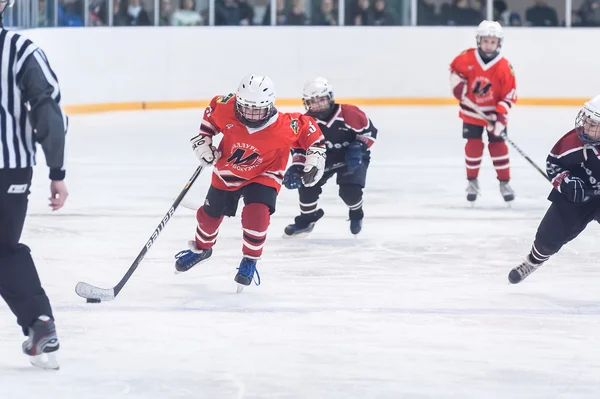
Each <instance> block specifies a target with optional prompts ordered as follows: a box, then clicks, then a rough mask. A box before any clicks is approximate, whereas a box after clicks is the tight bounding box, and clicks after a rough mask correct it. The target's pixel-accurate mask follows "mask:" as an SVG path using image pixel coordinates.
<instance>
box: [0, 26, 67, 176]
mask: <svg viewBox="0 0 600 399" xmlns="http://www.w3.org/2000/svg"><path fill="white" fill-rule="evenodd" d="M60 99H61V95H60V88H59V84H58V79H57V77H56V75H55V74H54V72H53V71H52V68H51V67H50V63H49V62H48V59H47V58H46V55H45V54H44V52H43V51H42V50H41V49H40V48H39V47H37V46H36V45H35V44H34V43H32V42H31V41H30V40H29V39H26V38H25V37H23V36H21V35H19V34H18V33H16V32H12V31H8V30H6V29H4V28H3V27H2V25H1V24H0V169H20V168H28V167H32V166H34V165H35V152H36V143H40V144H41V146H42V150H43V151H44V155H45V157H46V164H47V165H48V167H49V168H50V179H51V180H63V179H64V177H65V171H64V157H65V135H66V131H67V123H68V122H67V116H66V115H65V113H64V112H63V110H62V108H61V105H60Z"/></svg>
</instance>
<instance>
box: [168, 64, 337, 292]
mask: <svg viewBox="0 0 600 399" xmlns="http://www.w3.org/2000/svg"><path fill="white" fill-rule="evenodd" d="M274 102H275V89H274V86H273V82H272V81H271V79H270V78H268V77H266V76H257V75H249V76H247V77H245V78H244V79H243V80H242V82H241V83H240V85H239V87H238V90H237V92H236V93H235V94H229V95H226V96H217V97H215V98H213V100H212V101H211V103H210V105H209V106H208V107H207V108H206V110H205V111H204V118H203V119H202V123H201V124H200V133H199V134H198V135H197V136H195V137H194V138H192V139H191V142H192V148H193V149H194V152H195V153H196V156H197V157H198V159H199V160H200V162H201V163H202V164H204V165H214V169H213V175H212V183H211V186H210V189H209V190H208V194H207V195H206V200H205V201H204V205H203V206H201V207H200V209H198V211H197V213H196V219H197V221H198V226H197V228H196V237H195V239H194V240H192V241H190V242H189V245H188V246H189V249H188V250H184V251H181V252H179V253H178V254H177V255H176V258H177V261H176V262H175V268H176V269H177V270H178V271H187V270H189V269H190V268H191V267H193V266H194V265H196V264H198V263H199V262H202V261H205V260H207V259H208V258H210V256H211V255H212V247H213V245H214V244H215V241H216V239H217V234H218V231H219V226H220V225H221V222H222V221H223V217H224V216H235V214H236V211H237V206H238V202H239V200H240V198H241V197H244V207H243V210H242V230H243V246H242V253H243V258H242V262H241V264H240V266H239V268H238V273H237V275H236V276H235V281H236V282H237V283H238V284H239V288H238V290H241V288H243V286H247V285H250V283H251V282H252V280H253V279H254V273H255V272H256V262H257V260H258V259H259V258H260V256H261V254H262V250H263V246H264V245H265V240H266V238H267V228H268V226H269V222H270V215H272V214H273V213H274V212H275V203H276V200H277V194H278V193H279V190H280V188H281V183H282V180H283V174H284V172H285V168H286V166H287V163H288V160H289V154H290V150H291V149H292V148H302V149H304V150H306V154H307V155H306V160H305V162H304V168H303V175H302V180H303V183H304V184H305V185H306V186H309V187H310V186H313V185H315V184H317V182H318V181H319V180H320V179H321V176H323V172H324V168H325V157H326V156H325V151H326V149H325V140H324V138H323V134H322V133H321V130H320V128H319V126H318V125H317V123H316V122H315V121H314V119H312V118H311V117H309V116H305V115H302V114H300V113H282V112H278V111H277V109H276V108H275V106H274ZM219 133H222V134H223V138H222V140H221V142H220V144H219V148H218V149H217V148H215V147H214V146H213V145H212V140H213V137H214V136H215V135H217V134H219ZM256 274H257V279H256V284H257V285H258V284H260V276H259V275H258V272H256Z"/></svg>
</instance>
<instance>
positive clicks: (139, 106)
mask: <svg viewBox="0 0 600 399" xmlns="http://www.w3.org/2000/svg"><path fill="white" fill-rule="evenodd" d="M336 100H337V101H338V102H340V103H348V104H355V105H363V106H398V105H407V106H435V105H457V103H458V102H457V100H455V99H453V98H443V97H439V98H436V97H398V98H338V99H336ZM588 100H589V98H535V97H525V98H520V99H519V100H518V102H517V106H520V105H528V106H563V107H564V106H576V107H580V106H582V105H583V103H585V102H586V101H588ZM208 103H209V100H186V101H138V102H124V103H106V104H78V105H67V106H65V107H64V109H65V112H66V113H67V114H70V115H75V114H94V113H99V112H112V111H141V110H167V109H186V108H204V107H206V106H207V105H208ZM276 105H277V106H281V107H292V106H297V107H302V101H301V100H299V99H290V98H282V99H278V100H277V101H276Z"/></svg>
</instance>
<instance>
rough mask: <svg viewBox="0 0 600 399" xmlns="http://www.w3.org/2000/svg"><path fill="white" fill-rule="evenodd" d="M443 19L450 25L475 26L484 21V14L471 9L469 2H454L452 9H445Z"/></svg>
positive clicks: (454, 0)
mask: <svg viewBox="0 0 600 399" xmlns="http://www.w3.org/2000/svg"><path fill="white" fill-rule="evenodd" d="M442 18H443V19H444V20H445V21H446V23H447V24H448V25H455V26H474V25H478V24H479V23H480V22H481V21H482V20H483V14H482V13H481V12H480V11H477V10H475V9H473V8H471V7H470V6H469V1H468V0H453V2H452V5H451V6H450V7H445V8H444V15H443V16H442Z"/></svg>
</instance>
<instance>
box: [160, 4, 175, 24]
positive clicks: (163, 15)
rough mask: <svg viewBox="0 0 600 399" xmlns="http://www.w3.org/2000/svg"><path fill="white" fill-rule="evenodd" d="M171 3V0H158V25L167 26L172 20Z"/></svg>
mask: <svg viewBox="0 0 600 399" xmlns="http://www.w3.org/2000/svg"><path fill="white" fill-rule="evenodd" d="M173 13H174V10H173V3H172V0H160V16H159V18H158V24H159V25H160V26H169V25H171V23H172V22H173Z"/></svg>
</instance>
